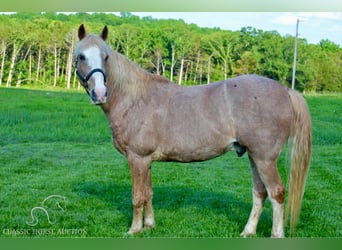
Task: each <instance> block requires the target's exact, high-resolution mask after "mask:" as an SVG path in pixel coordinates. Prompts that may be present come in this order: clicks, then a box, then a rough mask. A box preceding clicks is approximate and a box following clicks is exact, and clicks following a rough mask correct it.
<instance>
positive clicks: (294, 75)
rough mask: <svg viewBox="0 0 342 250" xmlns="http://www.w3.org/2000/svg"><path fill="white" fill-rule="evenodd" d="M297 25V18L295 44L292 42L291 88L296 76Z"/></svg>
mask: <svg viewBox="0 0 342 250" xmlns="http://www.w3.org/2000/svg"><path fill="white" fill-rule="evenodd" d="M298 26H299V19H297V25H296V38H295V44H294V55H293V69H292V83H291V88H292V89H294V84H295V78H296V63H297V41H298Z"/></svg>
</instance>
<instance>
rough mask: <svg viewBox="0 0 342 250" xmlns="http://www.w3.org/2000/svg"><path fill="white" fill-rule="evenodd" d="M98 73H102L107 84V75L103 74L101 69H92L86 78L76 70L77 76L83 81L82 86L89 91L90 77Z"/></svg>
mask: <svg viewBox="0 0 342 250" xmlns="http://www.w3.org/2000/svg"><path fill="white" fill-rule="evenodd" d="M96 72H100V73H101V74H102V75H103V80H104V82H105V83H106V74H105V73H104V72H103V70H102V69H100V68H96V69H92V70H91V71H90V72H89V73H88V74H87V75H86V76H83V75H82V74H81V73H80V72H79V71H78V69H77V68H76V74H77V76H78V78H79V79H80V80H81V84H82V86H83V87H84V88H85V89H88V81H89V79H90V77H91V76H92V75H93V74H94V73H96Z"/></svg>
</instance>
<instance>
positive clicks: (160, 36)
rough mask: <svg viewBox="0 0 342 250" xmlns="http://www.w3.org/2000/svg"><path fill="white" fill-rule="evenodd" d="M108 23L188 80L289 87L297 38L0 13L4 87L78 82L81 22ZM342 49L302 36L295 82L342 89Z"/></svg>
mask: <svg viewBox="0 0 342 250" xmlns="http://www.w3.org/2000/svg"><path fill="white" fill-rule="evenodd" d="M81 23H84V24H85V25H86V27H87V28H88V30H90V31H91V32H92V33H99V32H100V31H101V30H102V28H103V26H104V25H108V27H109V38H108V42H109V44H110V45H111V46H112V47H113V48H114V49H115V50H117V51H119V52H121V53H123V54H125V55H126V56H127V57H128V58H129V59H131V60H133V61H135V62H136V63H137V64H139V65H141V66H142V67H143V68H145V69H147V70H148V71H151V72H153V73H155V74H160V75H164V76H165V77H167V78H169V79H171V80H172V81H174V82H176V83H179V84H184V85H194V84H204V83H208V82H213V81H218V80H222V79H226V78H230V77H233V76H236V75H241V74H246V73H255V74H260V75H263V76H267V77H270V78H273V79H275V80H278V81H280V82H282V83H283V84H286V85H290V83H291V77H292V64H293V50H294V37H292V36H286V37H283V36H281V35H280V34H279V33H278V32H276V31H263V30H256V29H255V28H253V27H244V28H241V30H240V31H229V30H221V29H219V28H214V29H212V28H200V27H198V26H197V25H195V24H186V23H185V22H184V21H182V20H173V19H168V20H158V19H153V18H151V17H144V18H139V17H137V16H134V15H132V14H131V13H127V12H124V13H121V15H120V16H115V15H113V14H104V13H95V14H86V13H76V14H69V15H66V14H56V13H44V14H40V13H39V14H38V13H17V14H13V15H0V85H2V86H21V85H38V86H54V87H63V88H64V87H65V88H77V87H79V84H78V81H77V79H76V77H75V73H74V67H73V66H74V58H73V49H74V47H75V44H76V43H77V28H78V27H79V25H80V24H81ZM341 83H342V48H340V47H339V46H338V45H336V44H334V43H333V42H331V41H329V40H322V41H321V42H320V44H309V43H308V42H307V41H306V40H305V39H299V41H298V61H297V73H296V81H295V84H296V88H297V89H299V90H301V91H320V92H321V91H336V92H342V84H341Z"/></svg>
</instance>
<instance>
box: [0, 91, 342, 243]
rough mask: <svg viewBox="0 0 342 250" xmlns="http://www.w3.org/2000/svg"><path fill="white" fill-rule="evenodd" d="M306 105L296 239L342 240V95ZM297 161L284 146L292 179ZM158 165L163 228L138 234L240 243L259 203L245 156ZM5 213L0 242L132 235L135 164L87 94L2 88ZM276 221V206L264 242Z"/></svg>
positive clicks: (1, 204) (0, 188) (157, 201)
mask: <svg viewBox="0 0 342 250" xmlns="http://www.w3.org/2000/svg"><path fill="white" fill-rule="evenodd" d="M306 99H307V101H308V103H309V106H310V110H311V114H312V120H313V138H314V139H313V155H312V164H311V169H310V172H309V176H308V181H307V186H306V192H305V196H304V202H303V207H302V213H301V219H300V221H299V224H298V226H297V231H296V233H295V236H296V237H341V236H342V209H341V208H342V199H341V197H342V192H341V186H342V185H341V184H342V172H341V165H342V95H325V96H321V95H317V96H313V95H311V96H307V97H306ZM288 163H289V162H288V160H287V157H286V150H284V152H283V154H282V155H281V157H280V159H279V161H278V168H279V171H280V173H281V176H282V179H283V182H284V183H286V180H287V174H288V169H289V168H288ZM152 169H153V170H152V174H153V185H154V209H155V218H156V223H157V225H156V228H155V229H153V230H150V231H145V232H144V233H142V234H140V235H138V236H135V237H239V233H240V232H241V231H242V229H243V227H244V225H245V223H246V221H247V219H248V215H249V212H250V208H251V204H252V194H251V185H252V183H251V174H250V170H249V163H248V159H247V156H246V155H245V156H244V157H242V158H238V157H237V156H236V154H235V153H229V154H226V155H224V156H222V157H219V158H216V159H214V160H211V161H206V162H200V163H188V164H180V163H154V164H153V166H152ZM51 195H59V196H60V197H59V198H58V197H52V198H51V199H49V200H48V201H46V202H45V203H44V204H42V201H43V200H44V199H45V198H47V197H49V196H51ZM61 197H64V198H63V199H61ZM0 211H1V213H0V237H28V236H30V237H42V236H44V237H45V236H49V237H128V236H127V235H126V232H127V231H128V229H129V226H130V223H131V219H132V209H131V179H130V173H129V168H128V164H127V162H126V159H125V158H124V157H123V156H121V155H120V154H119V153H118V152H117V151H116V150H115V149H114V148H113V146H112V144H111V137H110V133H109V129H108V124H107V121H106V118H105V116H104V114H103V113H102V111H101V110H100V108H98V107H95V106H93V105H91V104H90V103H89V100H88V97H87V95H86V94H85V93H83V92H82V93H78V92H72V93H70V92H54V91H38V90H25V89H6V88H0ZM31 211H32V213H33V215H34V217H31ZM47 215H48V216H49V218H50V222H51V223H49V221H48V219H47ZM271 216H272V213H271V206H270V202H267V203H266V207H265V209H264V212H263V214H262V216H261V220H260V223H259V226H258V230H257V236H258V237H269V236H270V231H271V224H272V217H271ZM33 218H37V219H38V221H36V222H37V224H36V225H34V226H32V225H30V224H29V222H31V221H33ZM286 231H287V230H286Z"/></svg>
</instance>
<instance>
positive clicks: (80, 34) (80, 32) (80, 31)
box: [78, 24, 87, 40]
mask: <svg viewBox="0 0 342 250" xmlns="http://www.w3.org/2000/svg"><path fill="white" fill-rule="evenodd" d="M86 35H87V32H86V30H85V28H84V25H83V24H81V25H80V27H79V28H78V38H79V39H80V40H82V39H83V38H85V36H86Z"/></svg>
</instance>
